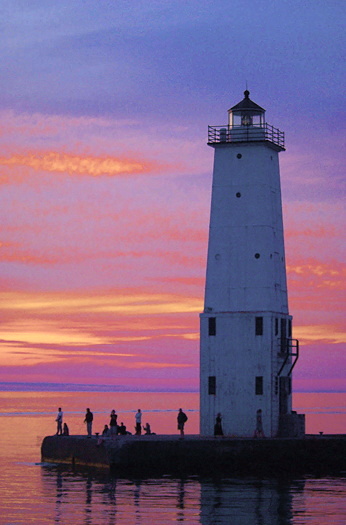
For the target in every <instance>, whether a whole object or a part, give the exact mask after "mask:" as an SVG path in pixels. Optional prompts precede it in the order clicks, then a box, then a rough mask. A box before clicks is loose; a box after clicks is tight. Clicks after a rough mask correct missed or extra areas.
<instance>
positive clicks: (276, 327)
mask: <svg viewBox="0 0 346 525" xmlns="http://www.w3.org/2000/svg"><path fill="white" fill-rule="evenodd" d="M278 333H279V319H278V318H276V319H275V335H278Z"/></svg>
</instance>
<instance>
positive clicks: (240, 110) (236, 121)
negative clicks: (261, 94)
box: [228, 90, 265, 128]
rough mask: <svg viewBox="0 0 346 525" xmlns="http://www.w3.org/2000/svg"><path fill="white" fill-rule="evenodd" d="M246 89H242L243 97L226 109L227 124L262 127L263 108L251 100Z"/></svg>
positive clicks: (230, 125) (263, 121) (231, 126)
mask: <svg viewBox="0 0 346 525" xmlns="http://www.w3.org/2000/svg"><path fill="white" fill-rule="evenodd" d="M249 95H250V92H249V91H248V90H246V91H244V99H243V100H242V101H241V102H239V103H238V104H236V105H235V106H233V107H232V108H231V109H229V110H228V125H229V127H230V128H234V127H244V126H245V127H249V126H256V127H263V126H264V124H265V109H263V108H261V106H259V105H258V104H256V103H255V102H253V101H252V100H251V99H250V97H249Z"/></svg>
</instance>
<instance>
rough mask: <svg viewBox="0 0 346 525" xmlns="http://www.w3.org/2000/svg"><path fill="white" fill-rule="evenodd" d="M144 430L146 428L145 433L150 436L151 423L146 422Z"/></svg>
mask: <svg viewBox="0 0 346 525" xmlns="http://www.w3.org/2000/svg"><path fill="white" fill-rule="evenodd" d="M143 430H144V434H146V435H147V436H150V434H151V428H150V425H149V423H146V424H145V427H143Z"/></svg>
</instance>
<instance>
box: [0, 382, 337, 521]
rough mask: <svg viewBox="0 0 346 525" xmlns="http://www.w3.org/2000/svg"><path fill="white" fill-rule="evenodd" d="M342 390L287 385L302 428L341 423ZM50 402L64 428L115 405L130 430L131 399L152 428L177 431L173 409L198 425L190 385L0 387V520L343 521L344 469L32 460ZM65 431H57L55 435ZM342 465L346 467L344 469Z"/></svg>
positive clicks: (50, 415) (101, 417) (79, 429)
mask: <svg viewBox="0 0 346 525" xmlns="http://www.w3.org/2000/svg"><path fill="white" fill-rule="evenodd" d="M345 399H346V395H345V394H296V395H295V409H297V411H301V412H305V413H306V414H307V431H308V432H309V433H318V432H320V431H323V432H325V433H344V432H345V423H346V409H345ZM58 406H62V407H63V410H64V416H65V417H64V419H65V420H66V421H67V422H68V424H69V426H70V429H71V431H72V433H78V434H79V433H84V432H85V428H84V425H83V418H84V412H85V408H86V407H87V406H90V408H91V409H92V411H93V412H94V415H95V426H94V430H95V431H98V430H100V429H102V427H103V425H104V423H107V422H108V419H109V417H108V416H109V412H110V410H111V409H112V408H115V409H116V410H117V412H118V414H119V420H121V421H124V422H125V424H126V425H127V427H128V428H129V429H130V430H132V428H131V427H133V425H134V414H135V412H136V410H137V408H141V409H142V410H143V413H144V415H143V422H146V421H149V422H150V424H151V426H152V428H153V430H154V431H156V432H157V433H165V434H173V433H176V412H177V408H179V407H180V406H182V407H183V408H184V410H185V411H186V412H187V414H188V416H189V420H188V423H187V432H190V433H197V432H198V396H197V394H172V393H170V394H166V393H165V394H161V393H160V394H153V393H150V394H147V393H136V394H132V393H131V394H124V393H121V394H119V393H105V392H103V393H98V392H92V393H87V392H64V393H62V394H61V393H58V392H0V424H1V436H2V439H1V447H0V507H1V515H0V524H1V525H5V524H6V525H10V524H11V525H12V524H13V525H14V524H24V523H26V524H27V523H33V524H35V525H36V524H37V525H40V524H48V523H51V524H54V523H60V524H66V525H67V524H73V525H79V524H85V525H103V524H109V525H111V524H112V525H113V524H114V525H116V524H120V525H121V524H128V525H131V524H145V525H150V524H163V525H164V524H169V523H180V522H183V523H186V524H189V525H190V524H191V525H194V524H205V525H216V524H234V525H238V524H239V525H252V524H253V525H271V524H276V525H284V524H292V525H298V524H299V525H300V524H309V525H329V524H332V525H337V524H338V525H344V524H345V523H346V477H344V478H343V477H339V478H326V479H314V478H307V479H295V480H282V479H281V480H280V479H278V480H275V479H242V478H237V479H232V478H229V479H227V478H223V479H219V480H211V479H203V480H201V479H199V478H197V477H190V478H187V479H172V478H170V477H169V476H167V477H163V478H160V479H145V480H144V479H115V478H111V477H109V476H108V473H107V472H101V473H100V472H96V471H94V472H90V471H88V472H73V471H72V470H68V469H61V468H59V467H57V466H54V465H42V464H40V445H41V442H42V439H43V437H44V436H45V435H49V434H53V433H54V432H55V422H54V419H55V414H56V410H57V408H58ZM62 439H64V438H62ZM345 475H346V474H345Z"/></svg>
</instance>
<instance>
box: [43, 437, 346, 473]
mask: <svg viewBox="0 0 346 525" xmlns="http://www.w3.org/2000/svg"><path fill="white" fill-rule="evenodd" d="M41 452H42V461H44V462H53V463H62V464H69V465H84V466H90V467H98V468H106V469H110V470H111V471H113V472H115V473H117V474H119V475H136V474H137V475H141V476H149V477H151V476H153V475H162V474H168V475H175V474H179V475H202V476H204V475H206V476H214V475H219V474H221V475H228V476H232V475H238V474H241V475H251V476H252V475H254V476H256V475H261V476H263V475H264V476H272V475H305V474H314V475H331V474H342V473H343V474H345V473H346V435H335V436H327V435H326V436H317V435H316V436H306V437H304V438H263V439H249V438H243V439H239V438H230V437H222V438H214V437H201V436H197V435H196V436H185V438H183V439H181V438H179V437H178V436H171V435H160V436H157V435H152V436H117V437H116V438H115V439H110V438H106V439H104V440H102V441H101V440H100V439H99V438H97V437H92V438H87V437H85V436H48V437H45V438H44V440H43V443H42V449H41Z"/></svg>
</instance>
